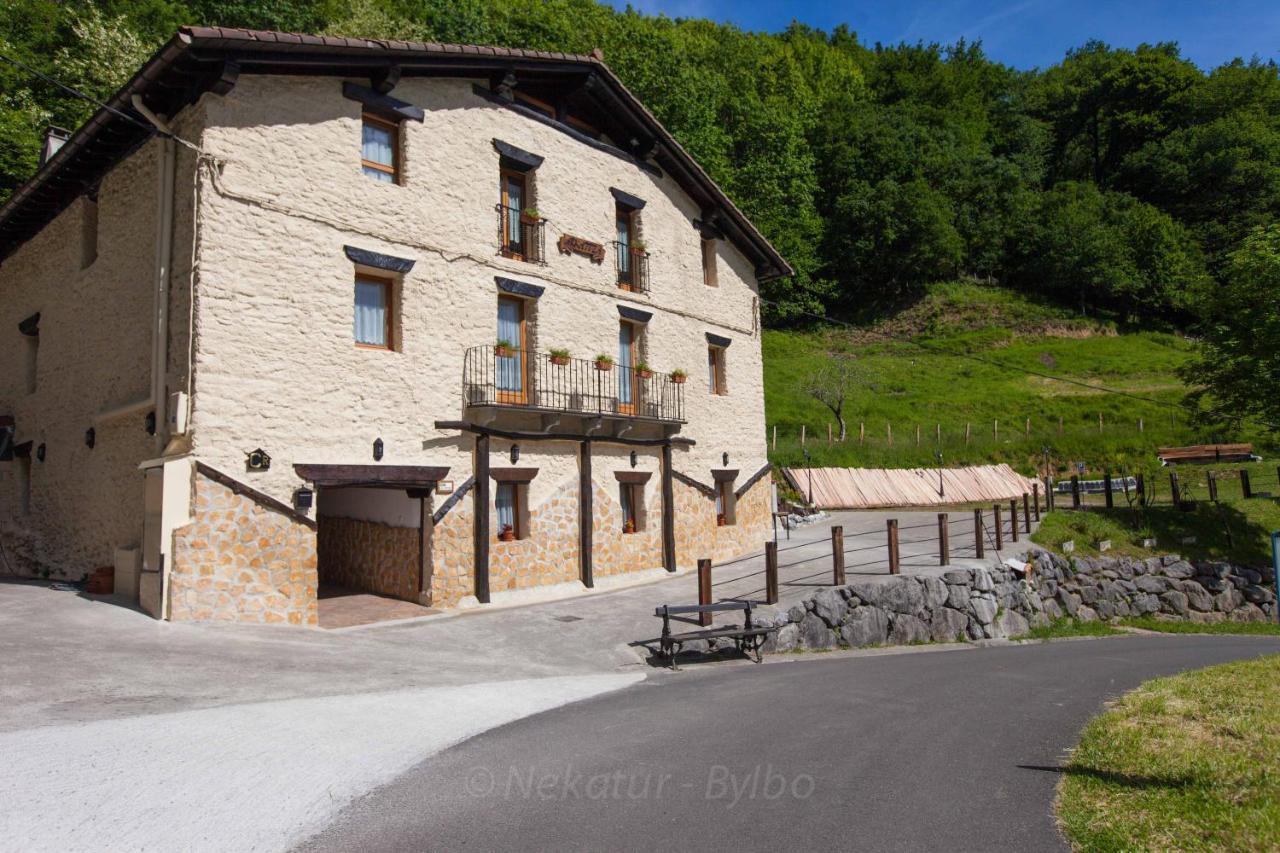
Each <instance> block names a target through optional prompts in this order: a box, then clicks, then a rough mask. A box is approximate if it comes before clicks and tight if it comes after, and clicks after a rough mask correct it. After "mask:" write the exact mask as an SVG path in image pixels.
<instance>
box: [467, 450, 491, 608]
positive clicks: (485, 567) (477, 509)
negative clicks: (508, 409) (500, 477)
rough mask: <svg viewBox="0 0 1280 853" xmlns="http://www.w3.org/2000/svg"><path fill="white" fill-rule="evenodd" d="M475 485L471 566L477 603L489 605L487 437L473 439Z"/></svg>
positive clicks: (472, 497) (473, 490) (472, 493)
mask: <svg viewBox="0 0 1280 853" xmlns="http://www.w3.org/2000/svg"><path fill="white" fill-rule="evenodd" d="M475 472H476V473H475V483H474V485H473V486H472V487H471V499H472V512H471V535H472V558H473V559H472V562H473V564H474V567H473V575H474V577H473V582H474V585H475V594H476V600H477V601H479V602H480V603H481V604H488V603H489V436H487V435H477V436H476V461H475Z"/></svg>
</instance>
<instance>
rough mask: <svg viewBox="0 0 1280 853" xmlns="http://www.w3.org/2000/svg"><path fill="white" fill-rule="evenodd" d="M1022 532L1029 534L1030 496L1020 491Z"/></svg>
mask: <svg viewBox="0 0 1280 853" xmlns="http://www.w3.org/2000/svg"><path fill="white" fill-rule="evenodd" d="M1022 532H1023V533H1026V534H1027V535H1028V536H1030V535H1031V496H1030V495H1028V494H1027V493H1026V492H1023V493H1022Z"/></svg>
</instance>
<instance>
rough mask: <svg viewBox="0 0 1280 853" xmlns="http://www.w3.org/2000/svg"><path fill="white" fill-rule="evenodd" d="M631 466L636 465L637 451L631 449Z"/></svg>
mask: <svg viewBox="0 0 1280 853" xmlns="http://www.w3.org/2000/svg"><path fill="white" fill-rule="evenodd" d="M631 467H632V468H634V467H636V452H635V451H634V450H633V451H631Z"/></svg>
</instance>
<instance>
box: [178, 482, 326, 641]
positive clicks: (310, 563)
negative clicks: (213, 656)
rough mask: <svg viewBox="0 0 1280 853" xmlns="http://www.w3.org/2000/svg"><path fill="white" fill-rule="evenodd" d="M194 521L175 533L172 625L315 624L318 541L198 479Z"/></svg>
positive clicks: (276, 516) (299, 526)
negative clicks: (206, 621)
mask: <svg viewBox="0 0 1280 853" xmlns="http://www.w3.org/2000/svg"><path fill="white" fill-rule="evenodd" d="M194 488H195V499H194V500H193V502H192V513H191V514H192V522H191V523H190V524H188V525H187V526H186V527H183V528H181V529H180V530H177V531H175V532H174V534H173V564H172V566H171V567H170V569H169V615H170V618H171V619H173V620H174V621H180V620H187V619H218V620H224V621H230V622H266V623H288V624H290V625H315V624H316V622H317V619H316V534H315V531H313V530H312V529H311V528H309V527H307V526H306V525H303V524H299V523H298V522H296V521H294V520H293V519H291V518H289V517H288V516H286V515H283V514H281V513H279V512H276V511H275V510H272V509H268V508H265V507H263V506H261V505H259V504H257V503H255V502H254V501H253V500H252V499H251V498H249V497H247V496H245V495H237V494H236V493H235V492H233V491H231V490H230V489H229V488H227V487H226V486H224V485H222V484H221V483H216V482H214V481H213V480H210V479H208V478H207V477H204V476H203V475H200V474H197V475H196V477H195V485H194Z"/></svg>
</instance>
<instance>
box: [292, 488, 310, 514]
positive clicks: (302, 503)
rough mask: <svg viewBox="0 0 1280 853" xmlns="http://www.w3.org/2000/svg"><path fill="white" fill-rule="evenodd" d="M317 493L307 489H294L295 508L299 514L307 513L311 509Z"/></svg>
mask: <svg viewBox="0 0 1280 853" xmlns="http://www.w3.org/2000/svg"><path fill="white" fill-rule="evenodd" d="M315 496H316V493H315V492H313V491H311V489H308V488H306V487H303V488H300V489H294V491H293V508H294V509H296V510H298V511H299V512H306V511H307V510H309V509H311V503H312V501H313V500H314V498H315Z"/></svg>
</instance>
